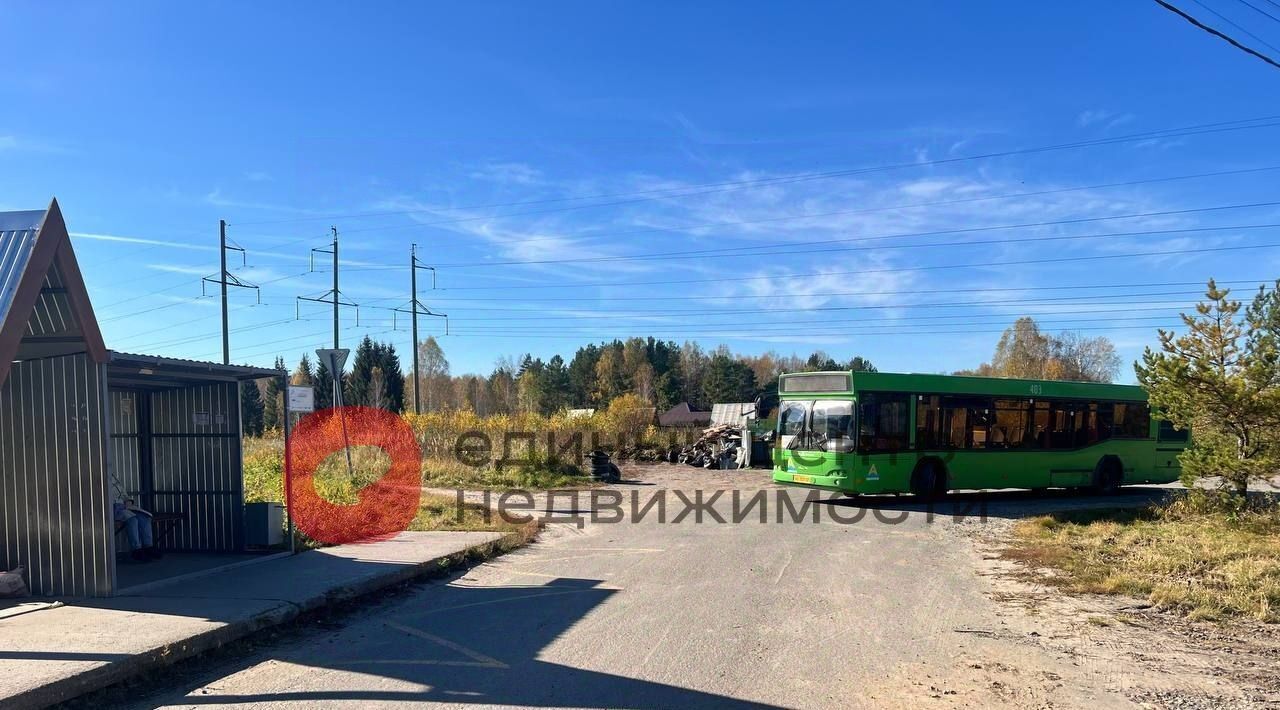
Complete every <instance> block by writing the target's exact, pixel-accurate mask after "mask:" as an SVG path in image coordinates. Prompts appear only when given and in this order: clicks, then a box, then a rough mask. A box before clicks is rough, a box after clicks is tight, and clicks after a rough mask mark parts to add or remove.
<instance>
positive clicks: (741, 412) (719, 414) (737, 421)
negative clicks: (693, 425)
mask: <svg viewBox="0 0 1280 710" xmlns="http://www.w3.org/2000/svg"><path fill="white" fill-rule="evenodd" d="M755 418H756V404H755V402H729V403H722V404H713V405H711V426H723V425H725V424H733V425H734V426H740V427H744V426H746V425H747V422H748V421H750V420H752V419H755Z"/></svg>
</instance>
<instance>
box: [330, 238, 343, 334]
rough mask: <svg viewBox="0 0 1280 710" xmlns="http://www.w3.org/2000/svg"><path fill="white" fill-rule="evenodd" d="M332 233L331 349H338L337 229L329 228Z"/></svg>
mask: <svg viewBox="0 0 1280 710" xmlns="http://www.w3.org/2000/svg"><path fill="white" fill-rule="evenodd" d="M329 229H330V230H331V231H332V232H333V348H334V349H335V350H336V349H338V347H339V346H338V294H339V293H342V292H341V291H339V290H338V228H337V227H336V226H333V227H329Z"/></svg>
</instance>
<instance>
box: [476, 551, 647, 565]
mask: <svg viewBox="0 0 1280 710" xmlns="http://www.w3.org/2000/svg"><path fill="white" fill-rule="evenodd" d="M592 549H594V550H598V551H596V552H592V551H590V550H592ZM586 552H587V554H585V555H571V556H569V557H536V558H532V559H527V560H515V559H513V560H511V561H509V562H507V563H506V564H507V565H533V564H542V563H543V562H570V561H573V560H587V559H591V558H593V557H608V556H610V555H614V554H617V553H620V552H621V553H631V554H641V555H652V554H656V553H659V552H666V550H655V549H647V548H641V549H635V548H625V547H622V548H617V549H600V548H589V549H588V550H586ZM504 566H505V565H504ZM495 567H497V565H495ZM500 568H501V567H499V569H500Z"/></svg>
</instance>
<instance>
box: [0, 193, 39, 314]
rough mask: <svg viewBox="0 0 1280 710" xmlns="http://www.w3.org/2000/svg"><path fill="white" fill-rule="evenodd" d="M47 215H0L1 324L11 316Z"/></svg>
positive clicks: (28, 213)
mask: <svg viewBox="0 0 1280 710" xmlns="http://www.w3.org/2000/svg"><path fill="white" fill-rule="evenodd" d="M44 215H45V211H44V210H25V211H22V212H0V323H3V322H4V319H5V318H6V317H8V315H9V308H10V307H11V306H12V305H13V297H14V294H16V293H17V292H18V282H20V281H21V280H22V275H23V274H24V273H26V270H27V263H28V262H30V261H31V252H32V250H33V249H35V245H36V234H37V233H38V232H39V230H40V223H41V222H43V221H44Z"/></svg>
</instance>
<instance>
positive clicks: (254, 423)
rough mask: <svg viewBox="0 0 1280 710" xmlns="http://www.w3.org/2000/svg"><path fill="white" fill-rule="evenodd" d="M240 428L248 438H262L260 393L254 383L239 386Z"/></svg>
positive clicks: (256, 384)
mask: <svg viewBox="0 0 1280 710" xmlns="http://www.w3.org/2000/svg"><path fill="white" fill-rule="evenodd" d="M240 427H241V430H242V431H243V432H244V433H245V434H247V435H249V436H262V430H263V429H262V393H261V392H259V391H258V383H257V382H255V381H249V382H243V383H241V384H240Z"/></svg>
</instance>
